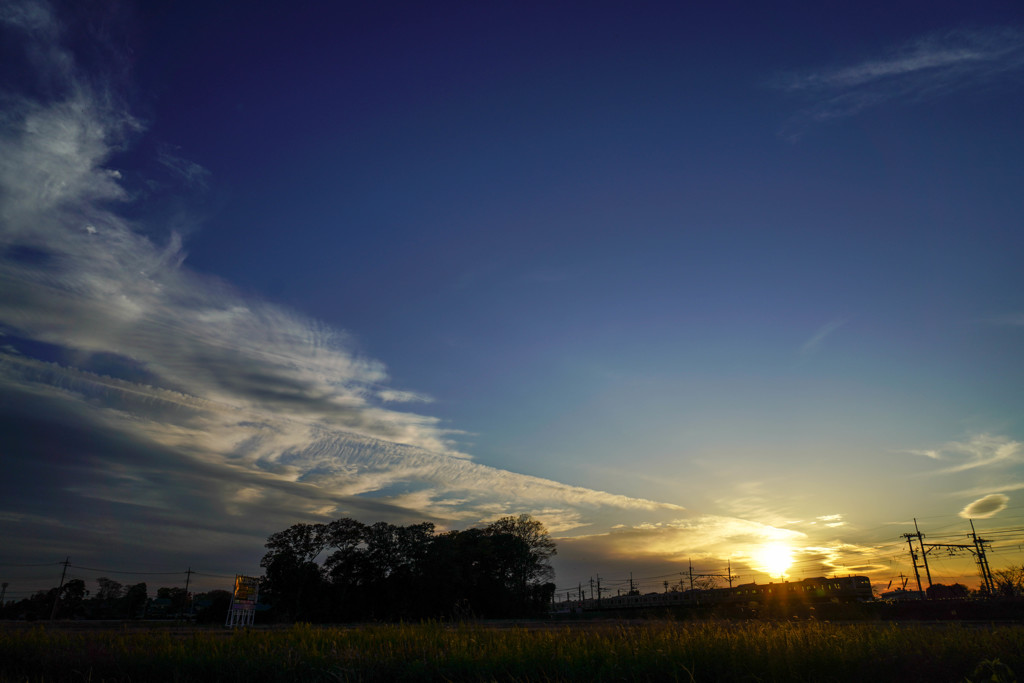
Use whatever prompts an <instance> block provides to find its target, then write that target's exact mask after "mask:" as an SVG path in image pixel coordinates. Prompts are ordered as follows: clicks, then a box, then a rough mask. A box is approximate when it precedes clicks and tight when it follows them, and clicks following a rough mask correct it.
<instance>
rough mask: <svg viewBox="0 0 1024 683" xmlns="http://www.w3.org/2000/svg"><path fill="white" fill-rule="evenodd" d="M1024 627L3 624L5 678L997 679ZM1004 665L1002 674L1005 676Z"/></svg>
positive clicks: (0, 674) (1012, 667)
mask: <svg viewBox="0 0 1024 683" xmlns="http://www.w3.org/2000/svg"><path fill="white" fill-rule="evenodd" d="M1013 671H1018V672H1019V671H1024V627H1018V626H994V627H981V628H973V627H962V626H958V625H941V626H940V625H910V626H905V625H878V624H875V625H870V624H852V625H837V624H829V623H771V622H739V623H734V622H703V623H701V622H685V623H674V622H649V623H643V624H616V623H608V624H586V625H575V626H574V625H566V626H549V627H545V628H531V627H513V628H503V629H499V628H485V627H476V626H469V625H463V626H446V625H444V624H421V625H390V626H364V627H359V628H317V627H311V626H302V625H300V626H295V627H293V628H289V629H286V630H276V631H261V630H243V631H238V632H235V633H225V632H223V631H213V630H207V631H203V630H193V631H185V632H173V631H167V630H163V631H160V630H100V631H97V630H92V631H68V630H61V629H59V628H44V627H36V628H32V629H10V628H8V629H3V630H0V681H5V682H7V681H93V682H98V681H175V682H177V681H240V682H241V681H245V682H250V681H257V682H258V681H392V680H404V681H435V680H436V681H445V680H447V681H545V682H548V681H576V680H584V681H593V682H600V681H622V680H650V681H687V682H688V681H815V682H817V681H858V682H859V681H889V680H898V681H964V680H972V681H980V680H985V681H992V680H1002V681H1009V680H1014V679H1013V677H1012V672H1013ZM993 677H995V678H993Z"/></svg>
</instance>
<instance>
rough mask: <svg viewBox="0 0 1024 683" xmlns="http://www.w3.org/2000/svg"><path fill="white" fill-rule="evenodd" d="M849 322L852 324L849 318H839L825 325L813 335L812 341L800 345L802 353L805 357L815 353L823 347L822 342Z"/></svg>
mask: <svg viewBox="0 0 1024 683" xmlns="http://www.w3.org/2000/svg"><path fill="white" fill-rule="evenodd" d="M848 322H850V320H849V318H837V319H835V320H831V321H829V322H827V323H825V324H824V325H822V326H821V327H819V328H818V329H817V330H816V331H815V332H814V334H813V335H811V338H810V339H808V340H807V341H805V342H804V343H803V344H801V345H800V353H801V354H804V355H806V354H810V353H814V352H815V351H817V350H818V348H819V347H820V346H821V344H822V342H824V341H825V338H826V337H828V336H829V335H831V334H832V333H833V332H835V331H836V330H838V329H839V328H840V327H842V326H843V325H845V324H846V323H848Z"/></svg>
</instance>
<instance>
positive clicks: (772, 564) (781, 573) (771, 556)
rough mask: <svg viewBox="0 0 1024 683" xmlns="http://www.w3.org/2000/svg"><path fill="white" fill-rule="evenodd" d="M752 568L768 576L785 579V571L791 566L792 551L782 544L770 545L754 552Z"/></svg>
mask: <svg viewBox="0 0 1024 683" xmlns="http://www.w3.org/2000/svg"><path fill="white" fill-rule="evenodd" d="M754 563H755V564H754V568H755V569H759V570H760V571H763V572H764V573H765V574H767V575H768V576H777V577H779V578H785V577H786V570H787V569H789V568H790V567H791V566H792V565H793V549H792V548H790V547H789V546H788V545H783V544H782V543H770V544H768V545H763V546H761V547H760V548H759V549H758V550H756V551H754Z"/></svg>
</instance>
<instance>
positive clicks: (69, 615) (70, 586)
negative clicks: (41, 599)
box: [57, 579, 89, 619]
mask: <svg viewBox="0 0 1024 683" xmlns="http://www.w3.org/2000/svg"><path fill="white" fill-rule="evenodd" d="M88 594H89V591H87V590H86V589H85V581H83V580H82V579H71V580H70V581H68V582H67V583H65V584H64V587H63V588H62V589H61V591H60V601H59V602H58V604H57V618H58V619H74V618H76V617H81V616H83V615H84V613H85V609H84V602H85V596H87V595H88Z"/></svg>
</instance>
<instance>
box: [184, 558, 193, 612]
mask: <svg viewBox="0 0 1024 683" xmlns="http://www.w3.org/2000/svg"><path fill="white" fill-rule="evenodd" d="M191 580H192V567H189V568H188V570H187V571H186V572H185V601H184V603H183V604H182V606H181V608H182V609H183V610H184V611H185V615H186V618H187V615H188V613H189V612H190V611H191V610H189V605H190V603H191V602H192V600H191V599H189V596H188V584H189V581H191Z"/></svg>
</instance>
